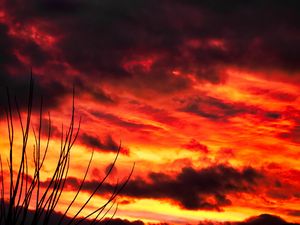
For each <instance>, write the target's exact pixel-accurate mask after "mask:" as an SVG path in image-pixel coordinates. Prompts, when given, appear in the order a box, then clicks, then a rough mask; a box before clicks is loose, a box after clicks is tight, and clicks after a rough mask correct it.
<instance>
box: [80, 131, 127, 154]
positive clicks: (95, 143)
mask: <svg viewBox="0 0 300 225" xmlns="http://www.w3.org/2000/svg"><path fill="white" fill-rule="evenodd" d="M80 141H81V142H82V143H83V144H84V145H87V146H88V147H91V148H94V149H95V150H99V151H104V152H105V151H108V152H117V151H118V149H119V148H120V144H118V143H117V142H116V141H115V140H113V138H112V137H111V136H110V135H108V136H107V137H106V139H104V141H101V139H100V138H98V137H96V136H93V135H90V134H87V133H83V134H81V135H80ZM121 152H122V151H121Z"/></svg>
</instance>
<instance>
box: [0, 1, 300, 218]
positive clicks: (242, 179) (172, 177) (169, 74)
mask: <svg viewBox="0 0 300 225" xmlns="http://www.w3.org/2000/svg"><path fill="white" fill-rule="evenodd" d="M299 9H300V4H299V1H296V0H295V1H292V0H287V1H279V0H278V1H277V0H272V1H271V0H270V1H269V0H265V1H261V0H253V1H238V0H226V1H223V0H204V1H198V0H174V1H171V0H88V1H85V0H26V1H25V0H0V94H1V98H0V110H1V116H0V118H1V126H0V133H1V136H2V137H5V135H4V134H5V133H6V124H5V120H4V116H3V113H4V108H5V104H6V95H5V91H6V89H5V88H6V87H9V89H10V90H11V93H12V94H13V95H15V96H16V97H17V99H18V101H19V102H20V105H21V107H24V106H25V105H26V96H27V94H26V93H27V92H28V91H27V90H28V83H29V78H30V70H31V68H32V71H33V78H34V81H35V96H40V95H42V96H43V99H44V111H45V112H47V111H49V112H50V114H51V120H52V142H51V146H52V147H50V148H52V150H53V153H50V155H49V158H48V161H47V162H46V163H45V168H44V173H45V175H44V178H43V179H44V182H45V183H47V174H48V175H49V174H50V171H51V168H52V167H53V165H52V164H53V163H51V162H54V161H55V147H56V146H58V145H59V141H60V133H61V130H62V128H61V127H62V123H63V124H65V125H66V124H67V123H68V122H67V121H68V119H69V118H70V113H71V104H72V89H73V86H74V87H75V105H76V119H79V117H81V121H82V124H81V130H80V135H79V136H78V139H77V142H76V145H75V146H74V152H73V153H72V161H71V172H70V176H69V178H68V181H67V186H66V187H67V189H66V194H65V196H64V198H63V199H62V201H61V202H60V204H59V208H58V211H59V210H63V209H64V208H65V206H66V204H67V203H68V200H69V199H71V196H73V195H74V194H75V193H76V187H78V185H79V184H80V181H81V179H82V177H83V176H84V172H85V168H86V166H87V164H88V161H89V158H90V155H91V152H92V151H93V150H94V151H95V154H94V160H93V163H92V165H91V171H90V173H89V175H88V177H87V180H86V185H85V186H84V187H83V192H84V193H83V197H82V199H80V200H82V201H83V199H84V196H86V193H88V192H92V191H93V188H94V187H95V186H97V182H98V181H99V180H100V179H101V178H102V177H103V176H104V175H105V171H107V169H108V168H109V165H110V163H111V160H112V159H113V157H114V155H115V153H116V152H117V150H118V147H119V144H120V142H121V146H122V147H121V154H120V157H119V159H118V161H117V165H116V167H115V168H114V170H113V171H112V176H111V177H110V179H109V181H108V183H106V184H105V185H104V186H103V191H102V192H101V193H97V196H96V198H98V200H99V201H100V202H101V199H102V197H103V196H106V195H107V194H108V193H109V192H111V191H113V190H114V184H115V183H116V182H117V180H119V182H120V181H122V180H124V179H126V176H127V175H128V174H129V172H130V170H131V167H132V165H133V163H134V162H135V163H136V166H135V169H134V173H133V175H132V177H131V181H130V182H129V184H128V185H127V186H126V188H125V189H124V190H123V192H122V193H121V194H120V196H119V199H118V201H119V209H118V212H117V215H116V217H118V218H121V219H123V220H122V221H123V222H124V224H130V223H131V222H132V223H134V224H143V223H147V222H154V223H163V222H166V223H169V224H185V223H190V224H199V223H200V224H205V223H206V222H200V221H211V220H212V221H219V222H224V221H231V222H232V223H234V224H236V223H235V222H237V221H240V223H239V224H267V223H268V222H267V221H270V222H269V224H288V222H289V223H297V222H300V182H299V179H300V163H299V158H300V104H299V103H300V98H299V93H300V63H299V62H300V10H299ZM37 99H38V97H36V100H37ZM37 102H38V101H37ZM35 109H37V108H36V107H35ZM35 114H37V111H34V117H35ZM44 120H45V121H46V120H47V113H45V118H44ZM36 122H37V121H36V120H35V122H33V123H34V124H35V123H36ZM34 124H33V126H34ZM16 138H17V135H16ZM6 145H7V140H6V139H5V138H1V139H0V146H1V155H5V154H6V153H5V152H4V150H5V149H6V148H5V146H6ZM97 204H99V203H98V202H97V201H94V202H92V203H91V206H90V210H92V209H93V208H94V207H96V206H97ZM71 213H72V212H71ZM267 214H269V215H267ZM271 214H272V216H271ZM248 218H251V219H248ZM280 218H281V219H280ZM125 219H126V220H125ZM283 220H285V221H288V222H286V223H285V222H283ZM130 221H131V222H130ZM133 221H135V222H133ZM241 221H245V222H241ZM262 221H263V222H262Z"/></svg>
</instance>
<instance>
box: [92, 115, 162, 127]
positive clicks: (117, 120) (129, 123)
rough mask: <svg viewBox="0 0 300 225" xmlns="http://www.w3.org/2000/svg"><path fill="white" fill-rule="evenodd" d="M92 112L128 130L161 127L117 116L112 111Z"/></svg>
mask: <svg viewBox="0 0 300 225" xmlns="http://www.w3.org/2000/svg"><path fill="white" fill-rule="evenodd" d="M91 114H92V115H93V116H95V117H97V118H98V119H101V120H105V121H107V122H109V123H110V124H114V125H117V126H120V127H124V128H126V129H128V130H158V129H160V128H159V127H156V126H153V125H148V124H142V123H139V122H135V121H128V120H125V119H123V118H121V117H119V116H116V115H114V114H110V113H106V112H101V111H94V112H91Z"/></svg>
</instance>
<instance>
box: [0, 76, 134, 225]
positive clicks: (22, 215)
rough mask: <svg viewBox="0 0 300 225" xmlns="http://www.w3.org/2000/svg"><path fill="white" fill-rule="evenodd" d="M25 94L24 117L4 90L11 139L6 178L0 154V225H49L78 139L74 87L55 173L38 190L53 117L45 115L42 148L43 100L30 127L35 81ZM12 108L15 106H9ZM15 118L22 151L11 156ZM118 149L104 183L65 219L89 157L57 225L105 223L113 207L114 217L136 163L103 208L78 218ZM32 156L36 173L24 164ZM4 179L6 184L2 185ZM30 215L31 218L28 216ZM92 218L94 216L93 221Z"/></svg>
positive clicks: (80, 187)
mask: <svg viewBox="0 0 300 225" xmlns="http://www.w3.org/2000/svg"><path fill="white" fill-rule="evenodd" d="M29 83H30V84H29V95H28V103H27V106H26V107H27V108H26V116H25V119H24V118H23V116H22V113H21V109H20V107H19V104H18V101H17V99H16V98H14V105H13V103H12V100H11V96H10V93H9V90H8V88H7V102H8V104H7V109H6V123H7V133H8V141H9V149H8V152H9V156H8V159H7V164H8V171H7V173H8V175H7V176H6V175H4V173H5V172H4V166H3V159H2V157H1V155H0V169H1V179H0V182H1V183H0V188H1V189H0V190H1V191H0V198H1V199H0V224H1V225H19V224H20V225H42V224H43V225H48V224H49V223H50V224H52V222H51V221H52V220H53V217H54V216H53V215H54V214H55V217H57V213H54V212H55V209H56V207H57V205H58V202H59V200H60V198H61V196H62V194H63V192H64V191H65V189H64V188H65V184H66V180H67V177H68V173H69V169H70V161H71V157H70V153H71V150H72V147H73V145H74V143H75V141H76V139H77V137H78V134H79V131H80V125H81V119H79V121H78V124H76V125H77V128H75V127H76V125H75V104H74V95H75V90H74V88H73V98H72V111H71V118H70V122H69V125H68V127H67V129H66V131H64V127H63V126H62V132H61V137H60V149H59V155H58V158H57V161H56V166H55V169H54V172H53V174H52V176H51V178H50V181H49V182H48V183H47V185H46V186H45V187H41V170H42V167H43V165H44V163H45V161H46V160H47V153H48V149H49V145H50V140H51V117H50V114H49V113H48V126H47V127H48V128H47V134H46V145H45V147H44V148H42V145H41V141H42V129H43V123H42V121H43V120H42V118H43V115H44V113H43V99H42V98H41V102H40V106H39V118H38V119H39V122H38V126H37V128H36V129H34V127H33V126H32V110H33V97H34V93H33V92H34V81H33V77H32V72H31V77H30V82H29ZM13 106H14V107H13ZM15 114H17V118H18V123H19V125H20V127H21V136H22V143H21V153H18V154H16V152H15V145H14V144H15V135H16V129H15V120H14V115H15ZM31 128H32V131H33V136H34V146H33V149H32V150H31V151H32V152H30V148H29V147H28V139H29V135H30V129H31ZM120 149H121V143H120V145H119V148H118V150H117V153H116V155H115V158H114V160H113V162H112V163H111V165H110V167H109V169H108V171H107V172H106V175H105V176H104V177H103V179H102V180H100V181H99V183H98V185H97V186H96V187H95V189H94V190H93V191H92V192H91V194H90V195H89V197H88V199H87V200H86V201H85V202H83V203H82V205H81V206H80V207H79V209H78V210H77V212H75V213H74V216H72V217H68V212H69V211H70V209H71V208H72V206H73V205H74V203H75V202H76V200H77V198H78V196H79V195H80V193H81V191H82V187H83V185H84V183H85V180H86V177H87V175H88V172H89V169H90V165H91V162H92V160H93V156H94V152H92V153H91V156H90V159H89V162H88V165H87V167H86V170H85V172H84V175H83V178H82V181H81V183H80V185H79V187H78V189H77V191H75V196H74V197H73V198H72V200H71V201H70V203H69V204H68V206H67V208H66V209H65V210H64V212H63V213H61V214H59V215H60V218H58V219H57V218H55V219H56V220H57V221H56V222H55V224H58V225H65V224H67V225H79V224H81V223H82V222H86V221H87V220H88V221H89V222H90V224H96V223H97V222H99V221H100V220H103V219H104V217H105V216H106V215H107V214H108V213H109V212H110V211H111V210H112V209H113V207H114V206H115V210H114V211H113V213H112V216H111V218H110V219H112V218H113V216H114V215H115V213H116V211H117V208H118V205H117V204H116V197H117V196H118V194H119V193H120V192H121V191H122V190H123V189H124V187H125V186H126V184H127V183H128V182H129V179H130V177H131V175H132V173H133V170H134V167H135V164H133V166H132V169H131V171H130V173H129V175H128V176H127V178H126V179H125V181H123V182H122V183H120V184H119V183H117V184H116V185H115V187H114V191H113V192H112V193H111V194H110V196H109V198H108V199H107V200H106V202H105V203H104V204H102V205H101V206H100V207H98V208H97V209H96V210H94V211H93V212H91V213H90V214H88V215H86V216H80V215H81V212H82V211H83V210H84V209H85V208H86V207H87V206H88V204H89V203H90V201H91V199H92V198H93V197H94V196H95V195H96V193H97V192H98V191H99V190H100V189H101V187H102V186H103V184H104V183H105V182H106V181H107V179H108V177H109V176H110V174H111V172H112V170H113V168H114V167H115V164H116V162H117V159H118V156H119V153H120ZM30 154H32V158H33V163H34V171H33V174H29V165H28V160H29V159H28V155H30ZM5 177H6V179H7V178H8V180H9V182H5ZM29 215H30V216H29ZM92 216H94V217H93V218H91V217H92ZM110 219H109V220H105V221H106V223H109V221H110Z"/></svg>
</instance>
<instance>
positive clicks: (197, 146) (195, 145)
mask: <svg viewBox="0 0 300 225" xmlns="http://www.w3.org/2000/svg"><path fill="white" fill-rule="evenodd" d="M182 147H184V148H186V149H188V150H191V151H199V152H202V153H205V154H207V153H208V152H209V150H208V147H207V146H206V145H203V144H201V143H200V142H198V141H197V140H195V139H191V140H190V142H189V143H187V144H184V145H183V146H182Z"/></svg>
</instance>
